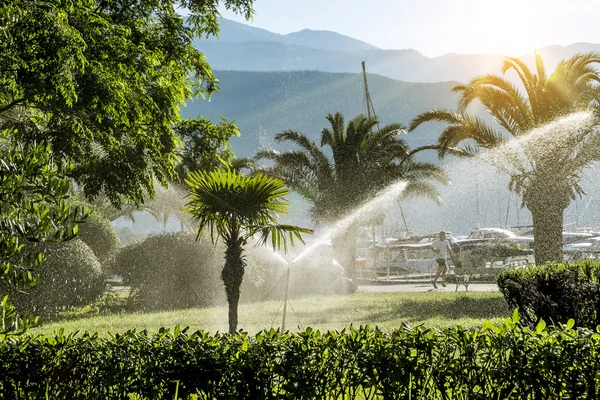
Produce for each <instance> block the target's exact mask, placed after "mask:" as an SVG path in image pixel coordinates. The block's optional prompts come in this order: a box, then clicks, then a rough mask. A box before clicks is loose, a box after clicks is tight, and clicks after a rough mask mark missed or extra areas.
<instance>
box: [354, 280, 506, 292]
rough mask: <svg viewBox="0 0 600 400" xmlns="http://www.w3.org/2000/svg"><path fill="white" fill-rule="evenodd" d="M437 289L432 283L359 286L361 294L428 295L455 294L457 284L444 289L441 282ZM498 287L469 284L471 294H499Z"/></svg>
mask: <svg viewBox="0 0 600 400" xmlns="http://www.w3.org/2000/svg"><path fill="white" fill-rule="evenodd" d="M437 287H438V288H437V289H435V288H434V287H433V286H432V285H431V283H414V284H400V285H389V284H388V285H364V286H362V285H359V286H358V291H359V292H413V293H419V292H420V293H427V292H454V291H455V290H456V284H454V283H449V284H448V286H446V287H443V286H442V285H441V284H440V283H439V282H438V285H437ZM458 291H459V292H464V291H465V287H464V286H463V285H460V286H459V287H458ZM497 291H498V286H497V285H496V284H493V283H471V284H469V292H497Z"/></svg>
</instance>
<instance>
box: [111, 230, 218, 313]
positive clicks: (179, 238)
mask: <svg viewBox="0 0 600 400" xmlns="http://www.w3.org/2000/svg"><path fill="white" fill-rule="evenodd" d="M222 264H223V261H222V257H221V256H220V254H219V252H218V251H217V250H216V249H215V248H214V247H213V246H212V245H211V244H210V243H209V242H208V241H207V240H201V241H200V242H199V243H196V241H195V235H194V234H192V233H173V234H168V235H160V236H150V237H148V238H146V239H145V240H143V241H141V242H138V243H134V244H132V245H129V246H126V247H124V248H122V249H121V251H120V252H119V254H118V256H117V259H116V263H115V273H117V274H118V275H120V276H122V277H123V284H124V285H128V286H130V287H131V290H132V292H131V297H130V300H129V301H130V302H129V306H130V307H133V309H136V310H145V311H147V310H168V309H180V308H191V307H204V306H210V305H214V304H215V303H216V302H217V300H220V299H222V295H221V296H219V294H221V288H220V286H221V285H220V284H219V272H220V266H221V265H222Z"/></svg>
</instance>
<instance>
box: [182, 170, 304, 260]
mask: <svg viewBox="0 0 600 400" xmlns="http://www.w3.org/2000/svg"><path fill="white" fill-rule="evenodd" d="M186 183H187V184H188V186H189V190H190V201H189V202H188V204H187V205H186V209H185V211H187V212H188V213H190V214H191V215H192V216H193V218H194V221H196V222H198V224H199V228H198V238H200V237H201V236H202V233H203V232H204V230H205V229H207V230H209V231H210V233H211V239H212V240H213V242H216V241H217V239H218V238H219V237H221V238H222V239H223V240H224V241H225V243H226V244H227V242H228V241H231V240H237V239H241V240H242V241H245V240H247V239H249V238H250V237H252V236H254V235H258V237H259V243H260V244H264V243H266V242H267V240H268V239H269V237H270V238H271V241H270V242H271V245H272V246H273V248H274V249H279V248H280V247H281V246H283V247H284V249H287V240H286V239H288V240H289V242H290V244H291V245H292V246H293V245H294V238H296V239H298V240H302V237H301V235H300V234H301V233H310V231H309V230H307V229H304V228H299V227H295V226H291V225H278V224H277V220H276V216H277V215H278V214H287V207H288V206H289V203H288V202H287V201H285V200H284V197H285V196H287V195H288V194H289V191H288V189H287V188H286V187H285V184H284V182H283V181H282V180H280V179H277V178H273V177H270V176H268V175H265V174H261V173H257V174H254V175H253V176H245V175H243V174H242V173H240V172H238V171H235V170H230V169H227V170H215V171H205V172H191V173H190V174H189V175H188V178H187V179H186ZM286 235H287V236H286Z"/></svg>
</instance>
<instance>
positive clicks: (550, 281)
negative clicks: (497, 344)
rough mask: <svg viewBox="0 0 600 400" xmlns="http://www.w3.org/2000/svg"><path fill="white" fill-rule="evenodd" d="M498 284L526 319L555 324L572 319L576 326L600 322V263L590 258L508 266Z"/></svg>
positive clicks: (590, 326) (499, 277)
mask: <svg viewBox="0 0 600 400" xmlns="http://www.w3.org/2000/svg"><path fill="white" fill-rule="evenodd" d="M498 287H499V288H500V291H501V292H502V294H504V297H505V299H506V301H507V302H508V304H509V306H510V307H511V308H517V309H518V310H519V314H520V315H521V318H522V320H523V322H525V323H529V324H536V323H537V322H538V321H539V320H541V319H543V320H544V321H546V322H548V323H550V324H553V325H556V324H560V323H562V324H566V323H567V321H568V320H570V319H572V320H573V321H574V322H575V324H576V325H577V326H585V327H589V328H595V327H596V326H598V325H600V314H599V310H600V264H599V263H595V262H590V261H585V262H578V263H570V264H553V263H548V264H545V265H540V266H535V267H533V266H531V267H528V268H520V269H509V270H505V271H503V272H502V273H501V274H500V276H498Z"/></svg>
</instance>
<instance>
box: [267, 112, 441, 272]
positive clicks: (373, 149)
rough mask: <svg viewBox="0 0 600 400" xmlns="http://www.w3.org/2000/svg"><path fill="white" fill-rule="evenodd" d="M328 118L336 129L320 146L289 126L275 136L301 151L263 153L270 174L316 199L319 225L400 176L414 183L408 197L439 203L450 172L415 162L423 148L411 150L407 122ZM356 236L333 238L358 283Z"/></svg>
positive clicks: (328, 132)
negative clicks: (381, 123)
mask: <svg viewBox="0 0 600 400" xmlns="http://www.w3.org/2000/svg"><path fill="white" fill-rule="evenodd" d="M327 120H328V121H329V123H330V124H331V129H329V128H324V129H323V130H322V131H321V145H320V146H319V145H317V144H316V143H315V142H314V141H312V140H310V139H308V138H307V137H306V136H305V135H303V134H301V133H299V132H296V131H292V130H288V131H285V132H282V133H279V134H278V135H276V136H275V140H277V141H280V142H283V141H290V142H293V143H294V144H296V145H297V146H299V147H300V150H291V151H287V152H283V153H281V152H279V151H276V150H266V151H262V152H260V153H259V154H258V155H257V157H258V158H264V159H270V160H273V161H274V162H275V165H274V166H273V168H272V169H270V173H272V174H274V175H275V176H278V177H280V178H282V179H283V180H285V181H286V183H287V184H288V185H289V186H290V188H291V189H292V190H294V191H296V192H297V193H299V194H300V195H301V196H302V197H304V198H305V199H306V200H308V201H309V202H311V203H312V214H313V219H314V220H315V221H316V222H317V223H319V224H324V225H325V224H331V223H334V222H335V221H337V220H339V219H340V218H342V217H344V216H345V215H346V214H347V213H349V212H350V211H352V210H354V209H355V208H356V207H358V206H359V205H361V204H362V203H364V202H365V201H367V200H370V199H371V198H372V197H373V195H374V194H375V193H377V192H378V191H380V190H382V189H383V188H385V187H386V186H388V185H390V184H391V183H394V182H396V181H399V180H405V181H407V183H408V185H407V186H406V188H405V190H404V192H403V196H404V197H407V196H425V197H428V198H430V199H433V200H434V201H438V199H439V195H438V191H437V189H436V188H435V185H434V183H435V182H441V183H445V182H446V175H445V174H444V172H443V170H442V169H441V168H440V167H437V166H435V165H433V164H429V163H422V162H416V161H414V160H413V158H412V157H413V155H414V154H415V153H417V152H418V151H419V150H420V149H415V150H413V151H411V150H410V148H409V147H408V146H407V145H406V143H405V142H404V140H403V139H402V138H401V137H400V136H401V134H402V133H403V132H404V131H403V127H402V125H400V124H390V125H386V126H384V127H382V128H381V129H380V130H377V131H375V130H374V127H375V126H376V125H377V124H378V121H377V119H376V118H368V117H366V116H364V115H359V116H357V117H356V118H354V119H353V120H351V121H350V122H349V123H348V125H347V126H346V125H345V122H344V117H343V116H342V115H341V114H340V113H336V114H335V115H332V114H329V115H327ZM328 154H331V158H330V157H329V156H328ZM356 237H357V228H356V227H351V228H350V229H349V230H348V231H347V232H345V233H344V234H342V235H341V236H340V237H337V238H335V237H334V238H333V241H334V251H335V253H337V254H336V258H337V259H338V261H340V262H341V264H342V265H343V266H344V268H346V269H347V271H348V274H349V278H350V279H352V281H353V282H356V274H355V264H356V261H355V259H356Z"/></svg>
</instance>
